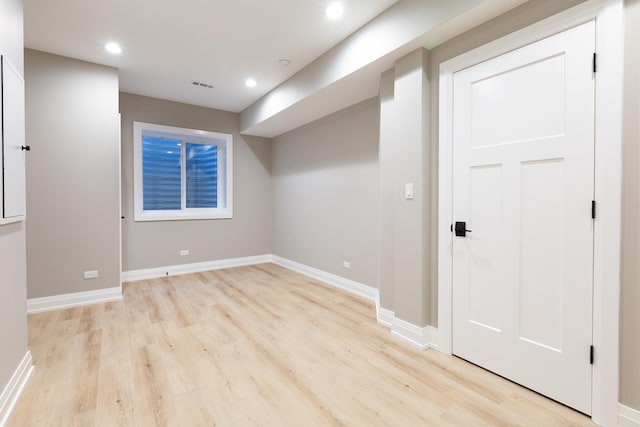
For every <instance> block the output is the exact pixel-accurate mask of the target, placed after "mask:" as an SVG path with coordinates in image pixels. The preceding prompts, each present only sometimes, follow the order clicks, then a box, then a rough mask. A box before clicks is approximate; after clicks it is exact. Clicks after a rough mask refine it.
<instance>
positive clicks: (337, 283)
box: [271, 255, 378, 306]
mask: <svg viewBox="0 0 640 427" xmlns="http://www.w3.org/2000/svg"><path fill="white" fill-rule="evenodd" d="M271 262H273V263H274V264H276V265H279V266H281V267H284V268H286V269H289V270H291V271H295V272H296V273H300V274H303V275H305V276H307V277H311V278H312V279H316V280H319V281H321V282H323V283H326V284H327V285H330V286H333V287H334V288H338V289H341V290H343V291H345V292H348V293H350V294H353V295H356V296H359V297H361V298H364V299H366V300H368V301H377V300H378V290H377V289H376V288H374V287H372V286H368V285H365V284H362V283H359V282H355V281H353V280H349V279H346V278H344V277H340V276H337V275H335V274H332V273H327V272H326V271H322V270H318V269H317V268H313V267H309V266H308V265H304V264H300V263H299V262H295V261H291V260H289V259H286V258H282V257H279V256H277V255H272V257H271ZM376 306H377V304H376Z"/></svg>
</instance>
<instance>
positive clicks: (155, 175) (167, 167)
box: [142, 136, 181, 211]
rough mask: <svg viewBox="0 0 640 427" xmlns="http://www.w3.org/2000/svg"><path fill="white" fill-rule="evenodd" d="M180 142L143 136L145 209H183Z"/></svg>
mask: <svg viewBox="0 0 640 427" xmlns="http://www.w3.org/2000/svg"><path fill="white" fill-rule="evenodd" d="M180 148H181V147H180V141H179V140H174V139H167V138H157V137H150V136H143V137H142V182H143V184H142V186H143V188H142V194H143V206H144V210H146V211H147V210H151V211H153V210H180V209H181V195H180V191H181V190H180V173H181V171H180V168H181V166H180Z"/></svg>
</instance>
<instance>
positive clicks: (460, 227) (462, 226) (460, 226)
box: [455, 221, 471, 237]
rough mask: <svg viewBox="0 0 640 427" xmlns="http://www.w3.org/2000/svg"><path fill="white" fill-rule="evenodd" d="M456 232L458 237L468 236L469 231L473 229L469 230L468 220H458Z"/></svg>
mask: <svg viewBox="0 0 640 427" xmlns="http://www.w3.org/2000/svg"><path fill="white" fill-rule="evenodd" d="M455 232H456V236H458V237H466V236H467V233H471V230H467V223H466V222H463V221H458V222H456V225H455Z"/></svg>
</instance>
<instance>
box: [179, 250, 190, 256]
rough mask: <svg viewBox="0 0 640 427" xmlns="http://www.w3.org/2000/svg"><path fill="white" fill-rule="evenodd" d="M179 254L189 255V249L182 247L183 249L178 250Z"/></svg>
mask: <svg viewBox="0 0 640 427" xmlns="http://www.w3.org/2000/svg"><path fill="white" fill-rule="evenodd" d="M180 255H181V256H187V255H189V249H183V250H181V251H180Z"/></svg>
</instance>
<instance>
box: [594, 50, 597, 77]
mask: <svg viewBox="0 0 640 427" xmlns="http://www.w3.org/2000/svg"><path fill="white" fill-rule="evenodd" d="M593 72H594V73H597V72H598V55H597V54H596V53H595V52H593Z"/></svg>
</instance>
